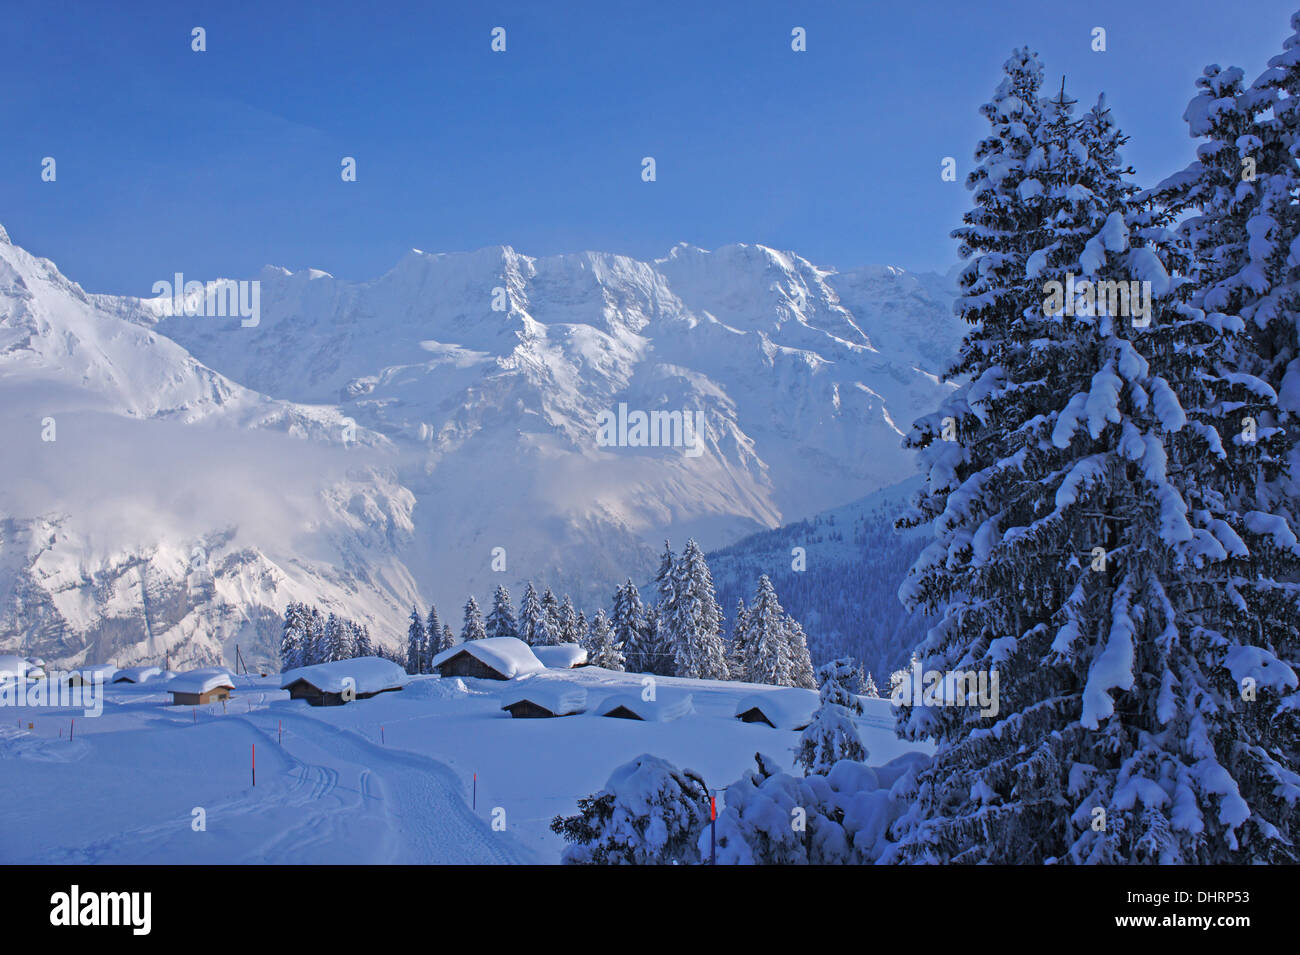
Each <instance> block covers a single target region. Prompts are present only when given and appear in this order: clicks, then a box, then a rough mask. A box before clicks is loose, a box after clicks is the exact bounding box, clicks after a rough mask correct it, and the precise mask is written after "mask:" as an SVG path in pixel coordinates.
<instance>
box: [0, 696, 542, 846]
mask: <svg viewBox="0 0 1300 955" xmlns="http://www.w3.org/2000/svg"><path fill="white" fill-rule="evenodd" d="M142 715H144V720H143V722H144V723H145V724H146V725H147V726H149V727H152V728H153V732H155V733H161V734H162V736H160V737H156V738H157V739H159V740H160V741H165V742H162V743H161V745H160V746H158V747H151V748H152V749H154V750H155V753H157V754H158V755H159V756H162V757H163V758H164V760H165V762H167V763H168V764H170V765H171V766H172V767H173V768H175V769H176V770H177V772H178V776H177V777H176V779H177V782H179V783H180V788H182V790H183V791H180V792H178V791H176V790H177V788H178V786H177V784H176V783H172V784H170V785H167V784H162V785H160V784H161V783H162V780H161V778H159V777H158V776H157V775H156V774H155V771H154V766H153V765H151V764H150V762H149V760H148V759H147V758H139V757H141V756H142V754H143V752H144V751H143V750H142V749H141V747H140V745H139V742H137V741H130V740H127V741H125V742H124V744H123V745H122V746H121V748H119V749H114V750H113V751H112V752H111V753H107V754H106V753H104V752H98V757H99V758H97V751H102V750H103V748H104V747H106V746H112V745H113V744H114V743H115V742H118V741H120V740H122V738H123V735H126V736H134V737H135V738H136V740H140V739H141V737H140V735H139V731H136V732H135V733H128V734H116V733H110V734H107V735H91V736H88V737H87V738H86V739H85V740H78V741H77V742H75V743H71V744H70V743H67V742H55V741H52V740H30V741H24V740H20V741H18V744H17V745H19V746H21V747H23V749H24V751H26V752H27V754H28V759H29V760H32V761H39V764H40V765H44V766H45V767H47V769H49V768H52V767H54V766H58V765H62V766H63V767H65V768H66V770H67V771H68V772H69V773H70V774H71V773H75V774H77V775H76V776H75V777H71V776H65V777H62V778H61V779H60V778H56V777H52V776H49V775H48V774H47V776H46V783H47V785H49V786H50V789H49V790H48V791H47V792H46V793H45V794H44V796H39V795H37V794H36V793H35V792H33V791H32V790H30V789H26V787H24V789H26V791H25V792H24V793H23V796H24V797H25V798H23V799H22V800H21V803H22V805H23V806H25V807H26V812H28V813H35V814H39V813H41V812H42V809H41V807H42V806H48V805H51V804H55V805H62V806H64V807H65V809H66V811H65V812H63V813H61V814H60V817H59V818H60V819H61V820H62V822H63V823H64V825H63V826H61V827H60V831H58V832H53V831H47V832H45V833H43V835H44V841H45V843H46V844H45V845H44V846H43V847H41V846H39V843H38V844H32V843H30V842H29V841H27V840H23V841H25V842H27V845H26V847H25V848H23V847H20V845H19V844H18V840H15V839H13V838H11V836H12V835H14V834H16V831H17V830H20V829H25V828H26V827H25V826H24V825H23V823H22V821H21V820H19V819H9V820H8V821H7V822H6V823H5V824H4V825H0V835H3V836H4V838H3V839H0V861H5V862H42V863H75V864H88V863H90V864H93V863H120V864H133V863H134V864H150V863H157V862H165V861H174V860H177V859H184V860H185V861H187V862H191V863H200V864H245V863H260V862H269V863H315V864H339V863H344V864H368V863H413V864H431V863H432V864H437V863H456V864H480V863H481V864H498V863H512V862H514V863H535V862H539V861H542V860H540V859H539V858H538V857H537V854H536V852H535V851H534V850H533V849H531V848H529V847H527V846H524V845H523V844H521V843H520V841H519V840H518V838H517V837H516V836H515V835H514V834H513V833H511V832H509V831H506V832H495V831H493V830H492V828H491V826H490V825H489V824H488V821H487V819H485V818H480V817H479V816H478V815H475V813H474V812H472V811H471V809H470V807H469V806H468V805H467V804H466V799H465V795H466V794H465V791H464V786H463V784H462V783H461V781H460V779H459V778H458V777H457V776H456V775H455V774H454V773H453V772H452V771H451V770H450V769H448V768H447V767H446V766H445V765H444V764H442V763H440V762H438V761H437V760H435V759H431V758H429V757H427V756H422V755H419V754H416V753H411V752H408V751H403V750H398V749H394V748H391V747H383V746H379V745H377V744H375V743H371V742H369V741H368V740H366V739H365V738H363V737H362V736H360V735H359V734H357V733H355V732H351V731H349V730H345V729H339V728H337V727H335V726H333V725H331V724H330V723H328V722H326V721H325V719H324V718H320V717H318V716H316V715H306V714H296V713H293V712H285V711H280V710H277V711H267V710H261V711H254V712H252V713H251V714H248V715H240V714H230V715H229V716H223V717H219V718H217V719H216V720H215V721H214V722H211V723H207V724H204V723H199V724H198V725H197V726H195V727H193V728H191V727H190V726H188V725H186V724H185V723H184V722H180V721H177V720H175V719H173V718H168V717H158V716H155V715H154V714H152V713H150V714H142ZM278 721H283V725H284V742H283V745H279V744H278V743H277V730H278V727H277V722H278ZM11 735H12V734H11ZM252 744H256V747H257V762H258V777H257V785H256V786H255V787H254V786H252V785H251V780H250V779H249V778H248V777H247V776H244V777H243V780H242V784H236V785H235V786H234V787H231V786H230V785H229V783H226V784H224V785H222V786H220V787H218V786H217V785H216V779H217V776H218V774H222V775H224V774H225V771H226V769H227V767H229V768H233V766H232V765H231V764H234V765H239V762H242V769H243V772H244V773H247V772H248V769H247V767H248V754H249V751H250V747H251V745H252ZM11 745H13V744H11ZM123 756H125V757H126V758H125V759H124V758H122V757H123ZM105 757H106V758H105ZM232 757H234V758H232ZM236 760H239V762H236ZM182 764H183V765H182ZM18 765H20V766H21V765H23V764H21V763H20V764H18ZM235 772H236V773H238V772H239V770H235ZM69 778H76V779H77V780H78V781H79V783H80V785H79V786H78V787H77V789H76V790H75V791H74V790H73V789H71V788H70V787H69V786H68V785H67V779H69ZM225 778H226V779H228V778H229V777H228V776H225ZM113 780H118V781H124V782H127V781H130V780H135V781H136V784H137V785H138V784H139V783H144V786H143V788H141V789H138V790H137V791H136V795H135V798H133V799H131V800H129V802H126V803H122V802H116V801H115V802H114V803H113V804H114V805H115V806H116V808H117V810H119V812H118V815H119V818H120V819H123V818H124V819H131V820H132V821H134V822H136V824H134V825H132V824H128V825H124V826H121V828H116V827H114V826H113V824H112V823H108V824H107V826H104V825H96V826H95V830H97V831H94V830H91V831H87V827H86V826H85V823H87V822H92V820H96V819H97V817H98V816H99V815H100V811H101V810H100V799H101V798H102V796H103V793H104V790H105V789H106V788H108V787H110V786H111V785H112V781H113ZM0 789H3V787H0ZM217 792H221V795H219V796H218V795H217ZM14 795H16V794H14ZM97 796H98V798H97ZM191 807H201V808H202V809H203V811H204V813H205V814H206V828H205V829H204V830H202V831H195V830H194V829H193V827H192V825H191V822H192V820H193V816H192V808H191ZM141 819H147V820H149V822H148V823H147V824H145V825H139V824H138V821H139V820H141ZM105 821H106V820H105ZM92 824H93V823H92ZM119 825H120V822H119ZM29 831H30V830H29Z"/></svg>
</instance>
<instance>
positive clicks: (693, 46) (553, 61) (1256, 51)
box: [0, 0, 1295, 294]
mask: <svg viewBox="0 0 1300 955" xmlns="http://www.w3.org/2000/svg"><path fill="white" fill-rule="evenodd" d="M1294 3H1295V0H1291V3H1290V4H1288V3H1286V2H1275V0H1251V2H1250V3H1249V4H1247V5H1245V6H1244V7H1243V6H1241V5H1235V4H1225V3H1216V2H1207V0H1178V2H1173V0H1161V2H1149V0H1124V2H1111V0H1089V2H1087V3H1077V4H1065V3H1059V2H1052V0H1012V2H977V3H970V2H963V3H957V2H947V3H940V2H931V0H908V2H902V3H893V2H891V3H860V2H836V3H797V2H788V3H769V2H762V0H748V2H729V0H728V2H715V0H703V2H701V0H693V2H689V3H678V2H653V3H647V2H637V3H630V2H622V0H601V2H589V3H587V2H581V3H558V2H557V3H553V4H551V3H538V2H536V0H532V2H527V3H492V2H483V3H469V2H467V3H460V4H453V3H430V2H427V0H425V2H421V3H410V4H407V3H397V2H372V3H359V2H348V3H338V2H330V0H317V2H313V3H274V4H267V3H245V2H235V0H221V2H212V3H187V2H168V3H151V2H137V3H131V4H127V5H116V4H114V5H109V4H104V3H57V4H56V3H37V2H34V0H21V2H18V3H15V4H10V5H8V9H7V10H6V13H5V28H4V30H3V31H0V62H3V63H4V64H5V92H4V94H3V96H0V129H3V131H4V133H3V137H4V144H3V146H2V147H0V224H3V225H4V226H5V227H6V228H7V229H8V231H9V232H10V234H11V236H12V237H13V239H14V241H15V242H18V243H19V244H21V245H24V246H25V247H27V248H29V249H30V250H32V251H33V252H36V253H38V254H40V255H45V256H48V257H50V258H52V259H54V260H55V261H56V262H57V263H58V264H59V266H60V268H61V269H62V270H63V271H64V272H65V273H66V274H68V275H69V276H70V277H72V278H74V279H76V280H77V281H79V282H81V284H82V285H83V286H84V287H85V288H87V289H88V290H91V291H103V292H117V293H125V294H147V293H148V292H149V289H150V287H151V286H152V284H153V282H155V281H157V280H158V279H160V278H170V276H171V275H172V273H173V272H176V271H182V272H185V273H186V274H187V276H188V277H193V278H211V277H215V276H219V275H221V276H230V277H236V278H238V277H245V276H248V275H251V274H253V273H254V272H255V271H256V270H258V269H259V268H260V267H261V266H262V265H264V264H267V263H273V264H277V265H284V266H286V267H288V268H291V269H299V268H305V267H309V266H310V267H316V268H322V269H325V270H327V271H330V272H332V273H334V274H335V275H338V276H340V277H346V278H352V279H366V278H371V277H374V276H376V275H379V274H381V273H382V272H383V271H385V270H387V269H388V268H389V267H391V266H392V265H393V264H394V263H395V262H396V261H397V259H398V258H399V257H400V256H401V255H402V253H404V252H405V251H406V250H407V249H409V248H412V247H415V248H421V249H424V250H426V251H452V250H461V249H473V248H479V247H482V246H485V245H492V244H499V243H504V244H510V245H513V246H514V247H515V248H516V249H518V250H520V251H522V252H525V253H527V254H532V255H545V254H551V253H555V252H565V251H577V250H582V249H599V250H603V251H612V252H621V253H626V254H630V255H634V256H637V257H641V258H651V257H656V256H661V255H663V254H665V253H666V252H667V250H668V249H669V248H670V247H671V246H672V245H673V244H674V243H676V242H679V241H686V242H690V243H693V244H695V245H700V246H704V247H705V248H713V247H716V246H718V245H722V244H725V243H728V242H761V243H764V244H767V245H773V246H776V247H779V248H783V249H792V250H794V251H796V252H798V253H800V254H802V255H804V256H806V257H808V258H810V259H812V260H813V261H814V262H817V263H818V264H821V265H828V266H833V267H837V268H851V267H854V266H857V265H862V264H866V263H889V264H894V265H901V266H903V267H906V268H913V269H926V268H946V267H947V266H949V265H951V264H952V263H953V262H954V261H955V256H956V245H955V243H954V242H953V241H952V240H951V239H950V238H949V237H948V233H949V231H950V230H951V229H952V228H953V227H954V226H955V225H957V224H958V222H959V220H960V216H961V213H962V212H963V210H964V209H965V208H966V207H967V204H968V193H967V192H966V190H965V188H964V186H963V185H962V184H961V182H958V183H955V184H954V183H944V182H942V181H941V180H940V176H939V167H940V161H941V159H942V157H944V156H955V157H956V158H957V160H958V170H959V177H961V178H964V175H965V172H966V171H967V170H968V169H969V167H970V157H971V154H972V151H973V149H974V146H975V143H976V142H977V140H978V138H979V137H980V135H981V134H982V132H983V129H984V121H983V120H982V119H981V118H980V116H979V114H978V112H977V110H978V107H979V105H980V104H981V103H982V102H984V101H985V100H987V99H988V97H989V95H990V93H991V92H992V90H993V87H994V86H995V84H996V83H997V80H998V77H999V73H1000V67H1001V64H1002V62H1003V61H1004V60H1005V59H1006V57H1007V54H1008V53H1009V51H1010V50H1011V48H1012V47H1013V46H1017V45H1020V44H1026V43H1027V44H1029V45H1030V46H1032V47H1033V48H1035V49H1037V50H1038V51H1039V53H1040V54H1041V55H1042V56H1043V58H1044V62H1045V64H1046V67H1047V70H1048V77H1049V79H1048V82H1049V83H1052V84H1054V85H1055V84H1058V83H1059V82H1060V77H1061V75H1062V73H1064V74H1065V75H1066V77H1067V85H1068V89H1069V90H1070V91H1071V93H1072V95H1073V96H1074V97H1075V98H1076V99H1078V100H1080V102H1081V104H1086V103H1088V102H1090V101H1091V100H1092V99H1093V98H1094V97H1095V96H1096V94H1097V93H1098V92H1099V91H1103V90H1104V91H1105V92H1106V94H1107V97H1108V100H1109V101H1110V103H1111V105H1112V107H1113V108H1114V110H1115V114H1116V116H1117V117H1118V119H1119V121H1120V123H1121V125H1122V126H1123V127H1124V129H1125V131H1126V133H1127V134H1128V135H1129V136H1130V137H1131V142H1130V143H1129V146H1128V148H1127V150H1126V154H1125V155H1126V158H1127V160H1128V161H1129V162H1131V163H1132V164H1133V165H1135V166H1136V167H1137V171H1138V177H1139V179H1140V180H1142V181H1143V182H1147V183H1149V182H1151V181H1153V180H1155V179H1158V178H1159V177H1160V176H1162V175H1164V174H1166V173H1168V172H1170V171H1172V170H1173V169H1175V168H1178V167H1180V166H1182V165H1184V164H1185V163H1186V162H1187V161H1188V160H1189V159H1190V157H1191V150H1192V143H1191V141H1190V140H1189V139H1188V137H1187V135H1186V128H1185V126H1184V124H1183V122H1182V119H1181V116H1182V112H1183V109H1184V107H1185V106H1186V103H1187V101H1188V99H1189V98H1190V97H1191V96H1192V94H1193V92H1194V87H1193V81H1194V80H1195V77H1196V76H1197V75H1198V74H1199V72H1200V70H1201V68H1202V67H1203V66H1204V65H1205V64H1206V63H1209V62H1219V63H1223V64H1228V63H1236V64H1239V65H1242V66H1243V67H1244V68H1245V69H1246V72H1247V74H1248V76H1249V78H1252V79H1253V78H1254V77H1255V76H1256V75H1257V74H1258V73H1259V72H1260V71H1262V69H1263V68H1264V64H1265V61H1266V60H1267V58H1268V57H1269V56H1271V55H1273V54H1274V53H1275V52H1277V51H1279V50H1280V49H1281V45H1282V41H1283V40H1284V38H1285V37H1286V36H1287V35H1288V33H1289V32H1290V31H1289V28H1288V21H1289V17H1290V13H1291V12H1292V10H1293V9H1294V7H1293V5H1294ZM265 7H270V8H272V9H264V8H265ZM452 8H457V9H452ZM458 9H459V10H461V11H463V12H457V10H458ZM194 26H203V27H204V28H205V29H206V30H207V45H208V49H207V52H205V53H195V52H192V51H191V49H190V30H191V28H192V27H194ZM496 26H501V27H504V28H505V29H506V31H507V34H506V38H507V50H506V52H505V53H493V52H492V51H491V50H490V40H491V37H490V31H491V29H492V28H493V27H496ZM795 26H801V27H804V28H805V29H806V30H807V37H808V40H807V44H808V50H807V52H805V53H795V52H793V51H792V50H791V49H790V31H791V29H792V28H793V27H795ZM1095 26H1102V27H1105V28H1106V30H1107V47H1108V49H1107V51H1106V52H1105V53H1094V52H1092V50H1091V49H1090V42H1091V35H1090V34H1091V30H1092V28H1093V27H1095ZM45 156H53V157H54V158H55V159H56V161H57V163H58V166H57V172H58V179H57V181H56V182H54V183H46V182H42V181H41V178H40V170H41V165H40V164H41V160H42V158H43V157H45ZM344 156H353V157H355V158H356V160H357V171H358V181H357V182H355V183H344V182H342V181H341V179H340V176H339V169H340V166H339V164H340V160H341V158H342V157H344ZM643 156H654V157H655V160H656V163H657V172H658V179H657V181H656V182H654V183H646V182H642V180H641V175H640V173H641V159H642V157H643Z"/></svg>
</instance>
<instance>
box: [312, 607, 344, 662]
mask: <svg viewBox="0 0 1300 955" xmlns="http://www.w3.org/2000/svg"><path fill="white" fill-rule="evenodd" d="M349 623H351V621H349V620H347V619H346V618H344V617H340V616H338V615H337V614H334V613H331V614H330V615H329V616H328V617H327V618H325V631H324V634H323V637H322V644H323V647H324V649H323V652H322V654H321V660H320V662H321V663H335V662H337V661H339V660H346V659H348V657H349V656H350V655H351V651H352V641H351V639H350V633H349V631H348V625H349Z"/></svg>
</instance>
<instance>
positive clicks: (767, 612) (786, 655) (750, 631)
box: [744, 574, 794, 686]
mask: <svg viewBox="0 0 1300 955" xmlns="http://www.w3.org/2000/svg"><path fill="white" fill-rule="evenodd" d="M785 631H786V616H785V611H784V610H782V609H781V603H780V601H778V600H777V597H776V588H774V587H773V586H772V581H771V580H770V579H769V578H768V576H767V574H763V575H762V576H760V577H759V578H758V590H757V592H756V593H755V594H754V600H753V603H751V604H750V606H749V611H748V614H747V616H746V620H745V631H744V648H745V649H744V653H745V676H744V679H745V681H746V682H748V683H770V684H772V685H773V686H791V685H793V684H792V683H791V682H790V680H791V678H792V676H793V673H794V661H792V660H791V659H790V641H789V640H788V639H787V636H786V632H785Z"/></svg>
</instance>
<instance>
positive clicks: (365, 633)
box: [351, 623, 375, 657]
mask: <svg viewBox="0 0 1300 955" xmlns="http://www.w3.org/2000/svg"><path fill="white" fill-rule="evenodd" d="M351 655H352V656H353V657H373V656H374V655H375V645H374V644H373V643H372V642H371V640H370V628H369V627H368V626H366V625H365V624H364V623H354V624H353V625H352V653H351Z"/></svg>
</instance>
